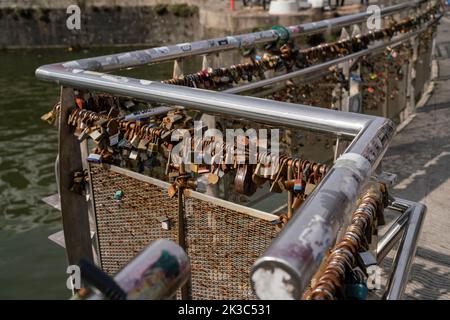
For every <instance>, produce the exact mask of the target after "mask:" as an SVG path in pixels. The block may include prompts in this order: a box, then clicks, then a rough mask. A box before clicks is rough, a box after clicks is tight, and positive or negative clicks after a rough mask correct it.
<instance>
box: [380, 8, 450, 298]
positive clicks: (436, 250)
mask: <svg viewBox="0 0 450 320" xmlns="http://www.w3.org/2000/svg"><path fill="white" fill-rule="evenodd" d="M436 54H437V63H438V66H439V75H438V77H437V78H436V79H435V85H434V91H433V93H432V95H431V97H430V99H429V100H428V102H427V103H426V105H425V106H424V107H422V108H419V109H418V110H417V113H416V116H415V118H414V119H413V120H412V121H411V123H409V125H408V126H406V127H405V128H404V129H403V130H401V131H400V133H398V134H397V136H396V137H395V138H394V140H393V143H392V144H391V147H390V148H389V149H388V152H387V154H386V156H385V158H384V161H383V170H385V171H389V172H393V173H397V174H398V183H397V185H396V186H395V188H394V194H395V195H396V196H399V197H401V198H405V199H408V200H412V201H419V202H421V203H423V204H425V205H426V206H427V208H428V211H427V216H426V218H425V222H424V225H423V228H422V234H421V237H420V240H419V244H418V249H417V254H416V258H415V260H414V264H413V267H412V273H411V279H410V283H409V284H408V287H407V290H406V295H405V298H407V299H450V12H447V14H446V15H445V17H443V18H442V20H441V25H440V26H439V28H438V35H437V38H436ZM387 260H388V262H389V261H392V255H390V256H388V259H387Z"/></svg>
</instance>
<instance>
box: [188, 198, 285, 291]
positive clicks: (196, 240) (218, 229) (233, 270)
mask: <svg viewBox="0 0 450 320" xmlns="http://www.w3.org/2000/svg"><path fill="white" fill-rule="evenodd" d="M185 212H186V230H187V232H186V245H187V251H188V254H189V258H190V261H191V268H192V298H193V299H256V296H255V295H254V294H253V292H252V289H251V287H250V268H251V266H252V264H253V263H254V262H255V260H256V259H257V258H258V257H259V256H260V255H261V254H262V253H263V252H264V250H265V249H267V247H268V246H269V244H270V243H271V241H272V240H273V238H274V237H275V236H276V233H277V232H276V230H275V227H274V226H273V225H271V224H270V222H267V221H264V220H261V219H258V218H254V217H251V216H248V215H246V214H243V213H239V212H237V211H234V210H230V209H227V208H224V207H221V206H217V205H215V204H213V203H210V202H207V201H203V200H199V199H194V198H189V197H188V198H185Z"/></svg>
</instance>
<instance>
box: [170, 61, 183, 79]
mask: <svg viewBox="0 0 450 320" xmlns="http://www.w3.org/2000/svg"><path fill="white" fill-rule="evenodd" d="M183 74H184V70H183V60H181V59H177V60H175V61H174V62H173V76H172V78H179V77H180V76H182V75H183Z"/></svg>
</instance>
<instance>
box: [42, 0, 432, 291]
mask: <svg viewBox="0 0 450 320" xmlns="http://www.w3.org/2000/svg"><path fill="white" fill-rule="evenodd" d="M423 2H426V1H414V2H412V3H410V4H408V5H401V6H394V7H391V9H389V8H386V9H385V11H384V12H385V13H386V12H394V11H395V12H398V10H400V9H399V8H402V9H401V10H403V9H405V8H409V7H413V6H415V5H417V3H423ZM413 4H414V5H413ZM393 8H395V10H394V9H393ZM363 16H364V17H366V16H365V15H363V14H361V15H360V16H358V17H357V18H355V19H356V20H355V19H353V20H352V19H350V18H347V20H346V19H342V20H339V21H347V22H348V21H350V20H351V21H353V22H354V21H359V20H358V19H361V17H363ZM336 23H337V22H336ZM342 23H344V22H342ZM325 24H326V25H327V23H325ZM328 24H329V22H328ZM322 25H323V24H319V26H317V27H316V30H319V29H320V28H321V26H322ZM305 32H306V31H305ZM191 45H192V44H191ZM181 46H182V45H179V46H177V47H178V48H179V49H180V47H181ZM173 47H175V46H173ZM180 50H181V49H180ZM141 52H143V51H141ZM194 52H195V53H198V52H203V51H202V50H200V49H196V50H194V51H192V50H191V51H190V52H189V53H188V54H183V56H186V55H192V54H193V53H194ZM137 53H138V52H137V51H135V52H131V53H126V54H123V56H124V57H123V58H121V56H120V55H112V56H105V57H100V58H92V59H84V60H78V61H72V62H68V63H59V64H53V65H47V66H42V67H40V68H39V69H37V70H36V75H37V77H38V78H40V79H42V80H46V81H54V82H57V83H58V84H60V85H62V86H66V87H73V88H79V89H89V90H97V91H101V92H108V93H113V94H117V95H122V96H129V97H133V98H137V99H142V100H144V101H150V102H153V101H156V102H162V103H168V104H173V105H181V106H185V107H188V108H193V109H197V110H201V111H204V112H207V113H218V114H224V115H232V116H234V117H243V118H248V119H252V120H254V121H260V122H265V123H268V124H276V125H283V127H292V128H308V129H311V130H317V131H320V132H326V133H332V134H336V135H338V136H346V137H352V138H354V139H353V141H352V143H351V144H350V146H349V147H348V148H347V150H346V151H345V153H344V154H343V155H342V156H341V157H340V158H339V159H338V160H337V161H336V163H335V165H334V166H333V167H332V168H331V170H330V172H329V173H328V174H327V176H326V177H325V179H324V180H323V181H322V182H321V183H320V184H319V185H318V186H317V188H316V189H315V190H314V192H313V193H312V194H311V195H310V196H309V197H308V199H307V200H306V201H305V203H304V204H303V206H302V213H301V214H296V215H294V217H293V219H291V221H290V222H289V223H288V224H287V225H286V226H285V228H284V229H283V230H282V232H281V233H280V235H279V236H278V237H277V238H276V239H275V241H274V242H273V243H272V245H271V246H270V247H269V248H268V250H267V251H266V252H265V254H264V255H263V256H262V257H260V258H259V259H258V260H257V261H256V263H255V265H254V267H253V270H252V275H253V276H252V281H253V285H254V288H255V289H256V292H257V294H258V296H259V297H261V298H263V297H268V298H277V297H279V296H280V295H279V293H280V291H281V292H282V296H283V297H287V298H297V297H300V295H301V293H302V292H303V291H304V289H305V288H306V286H307V285H308V284H309V281H310V279H311V278H312V276H313V274H314V272H315V271H316V270H317V268H318V266H319V264H320V262H321V257H323V256H324V254H325V253H326V251H327V250H328V249H329V247H330V246H331V245H332V243H333V242H334V240H335V239H336V237H337V234H338V230H339V228H340V227H341V225H342V223H343V221H344V220H345V216H347V215H348V214H349V213H350V211H351V210H352V209H353V208H354V206H355V201H356V198H357V196H358V194H360V192H361V191H362V189H363V188H364V186H365V184H366V182H367V181H368V180H369V177H370V176H371V175H372V174H373V172H374V170H375V169H376V168H377V166H378V164H379V162H380V161H381V159H382V157H383V155H384V153H385V151H386V149H387V147H388V145H389V142H390V140H391V139H392V136H393V133H394V124H393V123H392V121H390V120H388V119H384V118H380V117H375V116H368V115H362V114H355V113H344V112H339V111H334V110H328V109H321V108H314V107H309V106H304V105H297V104H290V103H284V102H277V101H270V100H264V99H258V98H254V97H245V96H237V95H233V94H228V93H220V92H212V91H208V90H201V89H194V88H189V87H180V86H173V85H168V84H163V83H159V82H154V81H149V80H140V79H133V78H129V77H121V76H115V75H110V74H105V73H99V72H95V71H91V70H103V71H111V70H114V69H119V68H123V67H128V66H135V65H139V64H146V63H149V62H154V61H156V60H152V58H151V56H150V55H148V54H147V55H146V56H145V57H144V56H142V57H139V54H137ZM136 54H137V55H136ZM169 56H170V53H167V54H164V55H160V58H164V59H168V57H169ZM140 58H142V59H140ZM148 58H150V60H149V59H148ZM172 58H174V56H172V57H171V59H172ZM91 62H92V63H91ZM318 239H322V240H325V241H317V240H318ZM408 241H410V240H408ZM258 274H259V276H258ZM280 274H281V275H282V277H280V276H279V275H280ZM263 284H266V285H268V286H267V288H268V290H266V292H265V293H264V294H261V292H258V287H259V286H260V285H263Z"/></svg>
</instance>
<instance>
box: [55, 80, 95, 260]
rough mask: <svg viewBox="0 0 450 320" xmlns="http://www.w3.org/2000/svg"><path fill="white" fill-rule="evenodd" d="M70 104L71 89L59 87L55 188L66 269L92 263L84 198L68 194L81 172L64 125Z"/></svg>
mask: <svg viewBox="0 0 450 320" xmlns="http://www.w3.org/2000/svg"><path fill="white" fill-rule="evenodd" d="M73 102H74V92H73V89H71V88H66V87H62V89H61V113H60V120H59V154H58V156H59V184H60V185H59V187H60V191H61V194H60V197H61V212H62V222H63V230H64V240H65V243H66V252H67V258H68V262H69V264H70V265H72V264H77V263H78V262H79V260H80V259H81V258H84V259H87V260H89V261H92V260H93V255H92V246H91V236H90V227H89V216H88V205H87V202H86V198H85V197H84V196H82V195H80V194H77V193H74V192H71V191H70V187H71V185H72V182H73V176H72V175H73V172H75V171H82V170H83V165H82V163H81V150H80V143H79V141H78V139H77V138H76V137H75V136H74V135H73V132H72V130H71V128H70V127H69V126H68V125H67V120H68V118H69V115H70V112H71V109H72V106H73Z"/></svg>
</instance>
